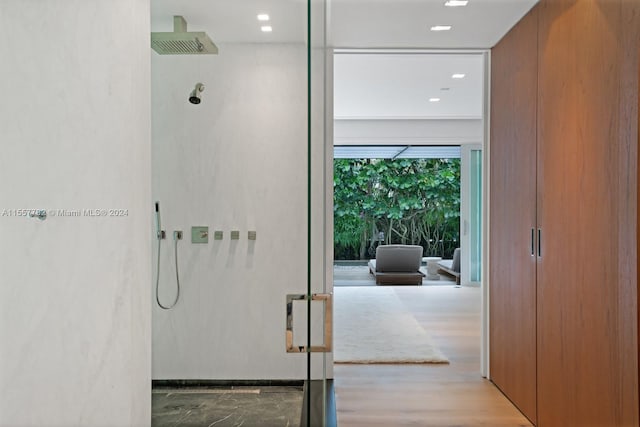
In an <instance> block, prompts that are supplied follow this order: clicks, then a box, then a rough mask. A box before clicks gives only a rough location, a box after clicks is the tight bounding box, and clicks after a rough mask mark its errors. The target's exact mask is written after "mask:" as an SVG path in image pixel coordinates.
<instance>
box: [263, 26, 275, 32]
mask: <svg viewBox="0 0 640 427" xmlns="http://www.w3.org/2000/svg"><path fill="white" fill-rule="evenodd" d="M260 29H261V30H262V32H263V33H270V32H271V31H273V28H271V25H263V26H262V27H260Z"/></svg>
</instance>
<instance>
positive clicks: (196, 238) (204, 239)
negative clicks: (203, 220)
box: [191, 226, 209, 243]
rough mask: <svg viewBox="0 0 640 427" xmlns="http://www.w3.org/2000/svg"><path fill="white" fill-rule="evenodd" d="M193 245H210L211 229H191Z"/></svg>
mask: <svg viewBox="0 0 640 427" xmlns="http://www.w3.org/2000/svg"><path fill="white" fill-rule="evenodd" d="M191 243H209V227H206V226H194V227H191Z"/></svg>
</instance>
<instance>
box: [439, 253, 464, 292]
mask: <svg viewBox="0 0 640 427" xmlns="http://www.w3.org/2000/svg"><path fill="white" fill-rule="evenodd" d="M438 267H439V268H440V270H442V271H443V272H445V273H447V274H450V275H452V276H454V277H455V278H456V285H459V284H460V248H457V249H456V250H455V251H453V259H443V260H442V261H438Z"/></svg>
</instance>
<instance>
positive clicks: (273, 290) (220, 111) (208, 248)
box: [150, 44, 324, 380]
mask: <svg viewBox="0 0 640 427" xmlns="http://www.w3.org/2000/svg"><path fill="white" fill-rule="evenodd" d="M219 47H220V54H219V55H214V56H160V55H157V54H155V53H154V54H153V55H152V101H153V107H152V110H153V115H152V123H153V125H152V128H153V166H152V176H153V197H154V200H158V201H159V202H160V208H161V214H162V223H163V228H164V229H166V230H167V234H168V236H169V238H168V239H167V240H165V241H163V243H162V252H161V254H162V257H161V270H160V274H161V280H160V290H161V292H160V297H161V299H162V301H163V303H164V304H165V305H166V304H169V303H171V302H172V301H173V297H174V295H175V289H176V283H175V266H174V259H173V256H174V251H173V241H172V240H171V236H172V234H173V231H174V230H182V231H184V236H185V238H184V239H183V240H182V241H180V242H179V243H178V250H179V252H178V253H179V269H180V280H181V285H182V290H181V297H180V301H179V302H178V304H177V305H176V306H175V308H173V309H171V310H168V311H164V310H161V309H160V308H159V307H157V306H155V305H154V309H153V378H154V379H225V380H229V379H297V378H304V377H305V376H306V357H305V356H304V355H301V354H287V353H286V352H285V295H286V294H288V293H306V282H307V279H306V271H307V267H306V265H307V256H306V253H307V249H306V248H307V243H306V242H307V216H306V214H307V65H306V48H305V46H304V45H302V44H229V45H225V44H221V45H219ZM320 70H321V69H319V70H317V71H318V72H319V71H320ZM198 82H202V83H204V85H205V91H204V93H203V94H202V103H201V104H199V105H192V104H190V103H189V102H188V101H187V98H188V95H189V92H190V91H191V90H192V89H193V87H194V85H195V84H196V83H198ZM320 95H322V93H321V92H320ZM316 101H318V100H316ZM320 122H321V121H320ZM317 126H322V125H321V123H320V124H318V125H317ZM318 136H321V135H318ZM314 139H315V138H314ZM320 139H321V138H317V142H316V144H319V145H317V146H316V148H314V150H315V151H314V160H313V166H312V168H313V170H314V209H313V210H314V211H315V212H314V214H313V215H314V235H313V236H314V237H313V239H312V241H313V242H314V249H313V255H314V261H313V262H314V269H313V270H312V271H313V273H314V274H313V284H314V290H316V291H319V290H321V289H322V283H323V274H322V268H323V267H322V260H323V245H322V239H323V236H324V230H323V222H322V218H324V211H323V209H324V207H323V205H322V201H323V197H324V193H323V190H322V188H323V187H322V185H323V176H322V167H323V161H324V158H323V155H324V151H323V150H324V146H322V145H321V141H320ZM192 226H208V227H209V243H208V244H192V243H191V227H192ZM215 230H221V231H223V233H224V237H223V240H219V241H218V240H214V239H213V234H214V231H215ZM232 230H238V231H240V239H239V240H233V241H232V240H230V232H231V231H232ZM248 231H256V233H257V239H256V240H255V241H250V240H248V238H247V233H248ZM150 234H151V233H150ZM153 245H154V251H155V249H156V246H155V245H156V242H155V240H154V241H153ZM154 257H155V254H154ZM153 262H154V263H155V258H154V260H153ZM297 321H299V322H300V323H302V324H303V325H304V322H305V321H306V319H305V318H299V319H297Z"/></svg>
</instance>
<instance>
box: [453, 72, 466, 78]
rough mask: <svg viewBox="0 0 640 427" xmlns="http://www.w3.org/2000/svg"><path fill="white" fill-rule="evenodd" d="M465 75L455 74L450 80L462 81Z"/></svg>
mask: <svg viewBox="0 0 640 427" xmlns="http://www.w3.org/2000/svg"><path fill="white" fill-rule="evenodd" d="M465 75H466V74H462V73H456V74H453V75H451V78H452V79H464V76H465Z"/></svg>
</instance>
